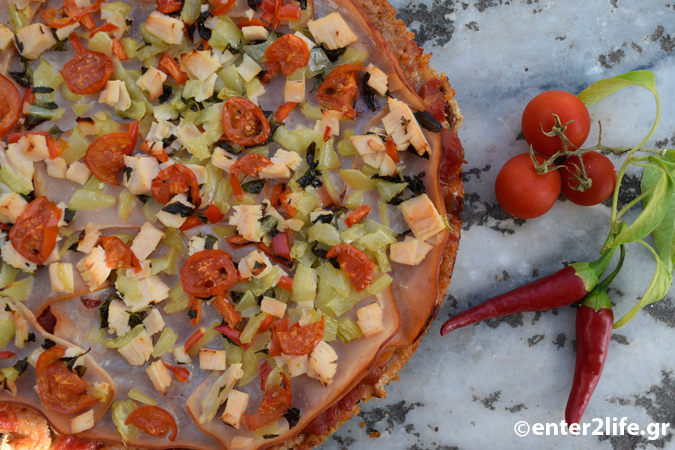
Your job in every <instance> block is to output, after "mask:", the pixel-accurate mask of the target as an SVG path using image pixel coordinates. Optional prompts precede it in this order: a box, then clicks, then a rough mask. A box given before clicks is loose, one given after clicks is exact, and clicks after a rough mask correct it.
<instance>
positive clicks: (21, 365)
mask: <svg viewBox="0 0 675 450" xmlns="http://www.w3.org/2000/svg"><path fill="white" fill-rule="evenodd" d="M13 367H14V370H16V371H17V372H19V375H18V376H21V375H23V373H24V372H25V371H26V368H27V367H28V357H26V358H24V359H21V360H19V361H17V362H16V364H14V366H13Z"/></svg>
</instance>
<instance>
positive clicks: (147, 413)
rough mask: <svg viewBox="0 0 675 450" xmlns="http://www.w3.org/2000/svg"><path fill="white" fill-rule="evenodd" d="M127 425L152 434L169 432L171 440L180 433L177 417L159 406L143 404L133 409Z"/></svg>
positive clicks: (162, 434) (158, 434)
mask: <svg viewBox="0 0 675 450" xmlns="http://www.w3.org/2000/svg"><path fill="white" fill-rule="evenodd" d="M124 424H125V425H134V426H135V427H137V428H139V429H140V430H141V431H143V432H144V433H146V434H149V435H150V436H164V435H165V434H166V433H168V432H169V431H171V434H169V440H170V441H171V442H173V441H175V440H176V435H177V434H178V427H177V426H176V419H174V417H173V416H172V415H171V413H170V412H169V411H167V410H166V409H164V408H160V407H159V406H152V405H143V406H141V407H140V408H136V409H134V410H133V411H131V414H129V417H128V418H127V421H126V422H124Z"/></svg>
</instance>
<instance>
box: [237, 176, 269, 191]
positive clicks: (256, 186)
mask: <svg viewBox="0 0 675 450" xmlns="http://www.w3.org/2000/svg"><path fill="white" fill-rule="evenodd" d="M265 183H267V180H265V179H261V180H253V181H249V182H248V183H244V184H242V185H241V188H242V189H243V190H244V192H246V193H248V194H260V193H261V192H262V190H263V187H264V186H265Z"/></svg>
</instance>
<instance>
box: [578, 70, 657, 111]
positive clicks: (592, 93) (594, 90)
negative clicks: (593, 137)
mask: <svg viewBox="0 0 675 450" xmlns="http://www.w3.org/2000/svg"><path fill="white" fill-rule="evenodd" d="M628 86H642V87H643V88H645V89H649V90H650V91H652V92H653V93H654V94H655V95H656V83H655V82H654V74H653V73H652V72H650V71H648V70H636V71H634V72H628V73H625V74H623V75H618V76H616V77H614V78H605V79H604V80H600V81H596V82H595V83H593V84H591V85H590V86H589V87H587V88H586V89H584V90H583V91H581V92H580V93H579V95H578V96H577V97H579V100H581V101H582V102H583V103H584V105H586V106H590V105H593V104H595V103H597V102H599V101H600V100H602V99H604V98H606V97H609V96H610V95H612V94H614V93H615V92H618V91H620V90H621V89H623V88H625V87H628Z"/></svg>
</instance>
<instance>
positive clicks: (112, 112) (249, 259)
mask: <svg viewBox="0 0 675 450" xmlns="http://www.w3.org/2000/svg"><path fill="white" fill-rule="evenodd" d="M7 7H8V10H7V11H3V12H2V13H1V14H2V16H0V17H2V18H3V19H5V20H3V22H6V23H7V26H5V25H2V26H0V49H1V53H0V61H1V62H2V66H1V67H2V71H3V74H2V75H1V76H0V104H1V105H2V110H1V112H0V119H1V120H0V138H2V141H1V143H0V183H1V184H0V190H1V191H2V193H1V194H0V228H1V229H2V235H1V236H2V239H1V242H0V244H1V246H0V255H1V258H2V267H1V269H0V359H1V361H0V366H2V368H1V369H0V387H2V389H0V431H2V433H3V439H4V443H7V444H9V445H10V446H13V447H16V448H50V447H52V446H56V447H57V448H59V449H70V448H85V447H86V448H100V447H102V446H116V445H125V446H129V447H140V448H195V449H204V450H207V449H214V450H215V449H220V448H227V449H258V448H279V449H281V448H297V449H309V448H312V447H315V446H316V445H319V444H320V443H321V442H322V441H323V440H324V439H325V438H326V436H328V435H330V433H332V432H333V431H334V430H335V429H336V428H337V427H338V426H339V425H340V424H341V423H343V422H344V421H345V420H348V419H349V418H350V417H351V416H353V415H354V414H355V413H356V412H358V403H359V402H360V401H367V400H369V399H370V398H372V397H382V396H384V395H385V391H384V386H385V385H386V384H387V383H389V382H390V381H392V380H394V379H397V377H398V375H397V373H398V371H399V370H400V368H401V367H403V366H404V365H405V364H406V363H407V362H408V359H409V358H410V356H411V355H412V354H413V353H414V352H415V350H416V349H417V346H418V345H419V343H420V340H421V338H422V336H423V335H424V333H425V332H426V330H427V328H428V326H429V324H430V323H431V321H433V319H434V318H435V316H436V314H437V312H438V309H439V307H440V305H441V303H442V300H443V295H444V292H445V289H446V288H447V286H448V284H449V280H450V276H451V274H452V268H453V265H454V259H455V255H456V250H457V245H458V240H459V234H460V229H461V220H460V213H461V207H462V195H463V191H462V183H461V165H462V163H463V149H462V147H461V144H460V142H459V140H458V138H457V134H456V131H457V129H458V128H459V127H460V126H461V120H462V116H461V114H460V112H459V109H458V108H457V104H456V102H455V101H454V91H453V90H452V89H451V87H450V85H449V83H448V81H447V77H446V76H445V75H441V74H437V73H436V72H435V71H434V70H433V68H431V67H430V66H429V57H430V55H425V54H424V53H423V51H422V50H421V49H419V47H417V45H416V44H415V43H414V41H413V40H412V34H411V33H409V32H408V31H407V30H406V29H405V25H404V24H403V23H402V22H400V21H399V20H397V19H396V18H395V13H394V10H393V8H392V7H391V6H390V5H389V4H388V3H386V1H383V0H368V1H366V0H327V1H318V0H317V1H315V2H312V1H310V0H301V1H297V2H296V1H288V2H285V1H284V0H275V1H271V0H260V1H259V0H249V1H247V2H243V1H241V0H209V1H208V2H207V1H205V0H204V1H202V0H182V1H179V0H157V1H156V2H155V1H152V2H144V1H138V2H129V3H123V2H114V1H104V0H94V1H93V2H92V1H90V0H65V1H64V0H54V1H51V0H50V1H47V2H46V3H43V2H39V1H27V0H11V1H9V2H8V5H7ZM52 431H53V432H54V436H55V437H54V438H52V434H51V432H52Z"/></svg>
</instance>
